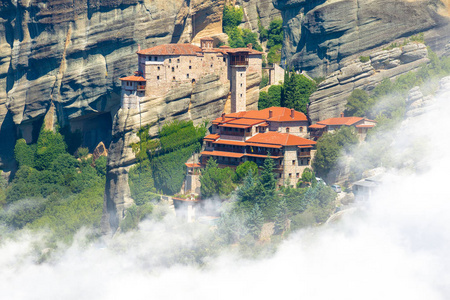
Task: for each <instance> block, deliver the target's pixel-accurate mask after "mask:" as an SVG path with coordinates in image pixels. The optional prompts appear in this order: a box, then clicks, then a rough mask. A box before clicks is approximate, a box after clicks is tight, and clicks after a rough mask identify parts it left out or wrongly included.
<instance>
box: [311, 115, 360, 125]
mask: <svg viewBox="0 0 450 300" xmlns="http://www.w3.org/2000/svg"><path fill="white" fill-rule="evenodd" d="M361 120H364V118H360V117H340V118H330V119H326V120H323V121H319V122H317V124H322V125H347V126H350V125H353V124H355V123H357V122H359V121H361Z"/></svg>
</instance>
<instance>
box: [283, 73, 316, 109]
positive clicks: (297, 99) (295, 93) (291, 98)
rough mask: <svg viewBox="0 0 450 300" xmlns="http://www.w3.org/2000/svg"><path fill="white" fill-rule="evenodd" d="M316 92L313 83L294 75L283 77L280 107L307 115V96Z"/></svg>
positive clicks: (301, 76) (299, 75)
mask: <svg viewBox="0 0 450 300" xmlns="http://www.w3.org/2000/svg"><path fill="white" fill-rule="evenodd" d="M315 90H316V83H315V81H311V80H309V79H308V78H306V77H305V76H303V75H301V74H296V73H289V72H287V75H285V81H284V85H283V93H282V98H281V106H283V107H287V108H293V109H295V110H296V111H301V112H303V113H307V105H308V103H309V96H310V95H311V94H312V93H313V92H314V91H315Z"/></svg>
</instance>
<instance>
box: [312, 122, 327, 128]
mask: <svg viewBox="0 0 450 300" xmlns="http://www.w3.org/2000/svg"><path fill="white" fill-rule="evenodd" d="M325 127H327V125H322V124H317V123H316V124H313V125H311V126H309V128H313V129H316V128H317V129H320V128H325Z"/></svg>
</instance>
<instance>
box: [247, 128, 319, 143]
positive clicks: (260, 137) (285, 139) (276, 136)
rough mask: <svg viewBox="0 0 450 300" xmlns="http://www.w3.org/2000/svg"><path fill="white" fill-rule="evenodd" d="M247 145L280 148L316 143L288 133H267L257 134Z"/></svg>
mask: <svg viewBox="0 0 450 300" xmlns="http://www.w3.org/2000/svg"><path fill="white" fill-rule="evenodd" d="M247 142H249V143H260V144H272V145H282V146H301V145H314V144H316V142H314V141H311V140H308V139H304V138H301V137H299V136H296V135H292V134H289V133H280V132H275V131H269V132H265V133H258V134H257V135H255V136H254V137H252V138H250V139H248V140H247Z"/></svg>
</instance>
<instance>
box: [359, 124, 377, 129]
mask: <svg viewBox="0 0 450 300" xmlns="http://www.w3.org/2000/svg"><path fill="white" fill-rule="evenodd" d="M372 127H375V124H362V125H356V128H372Z"/></svg>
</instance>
